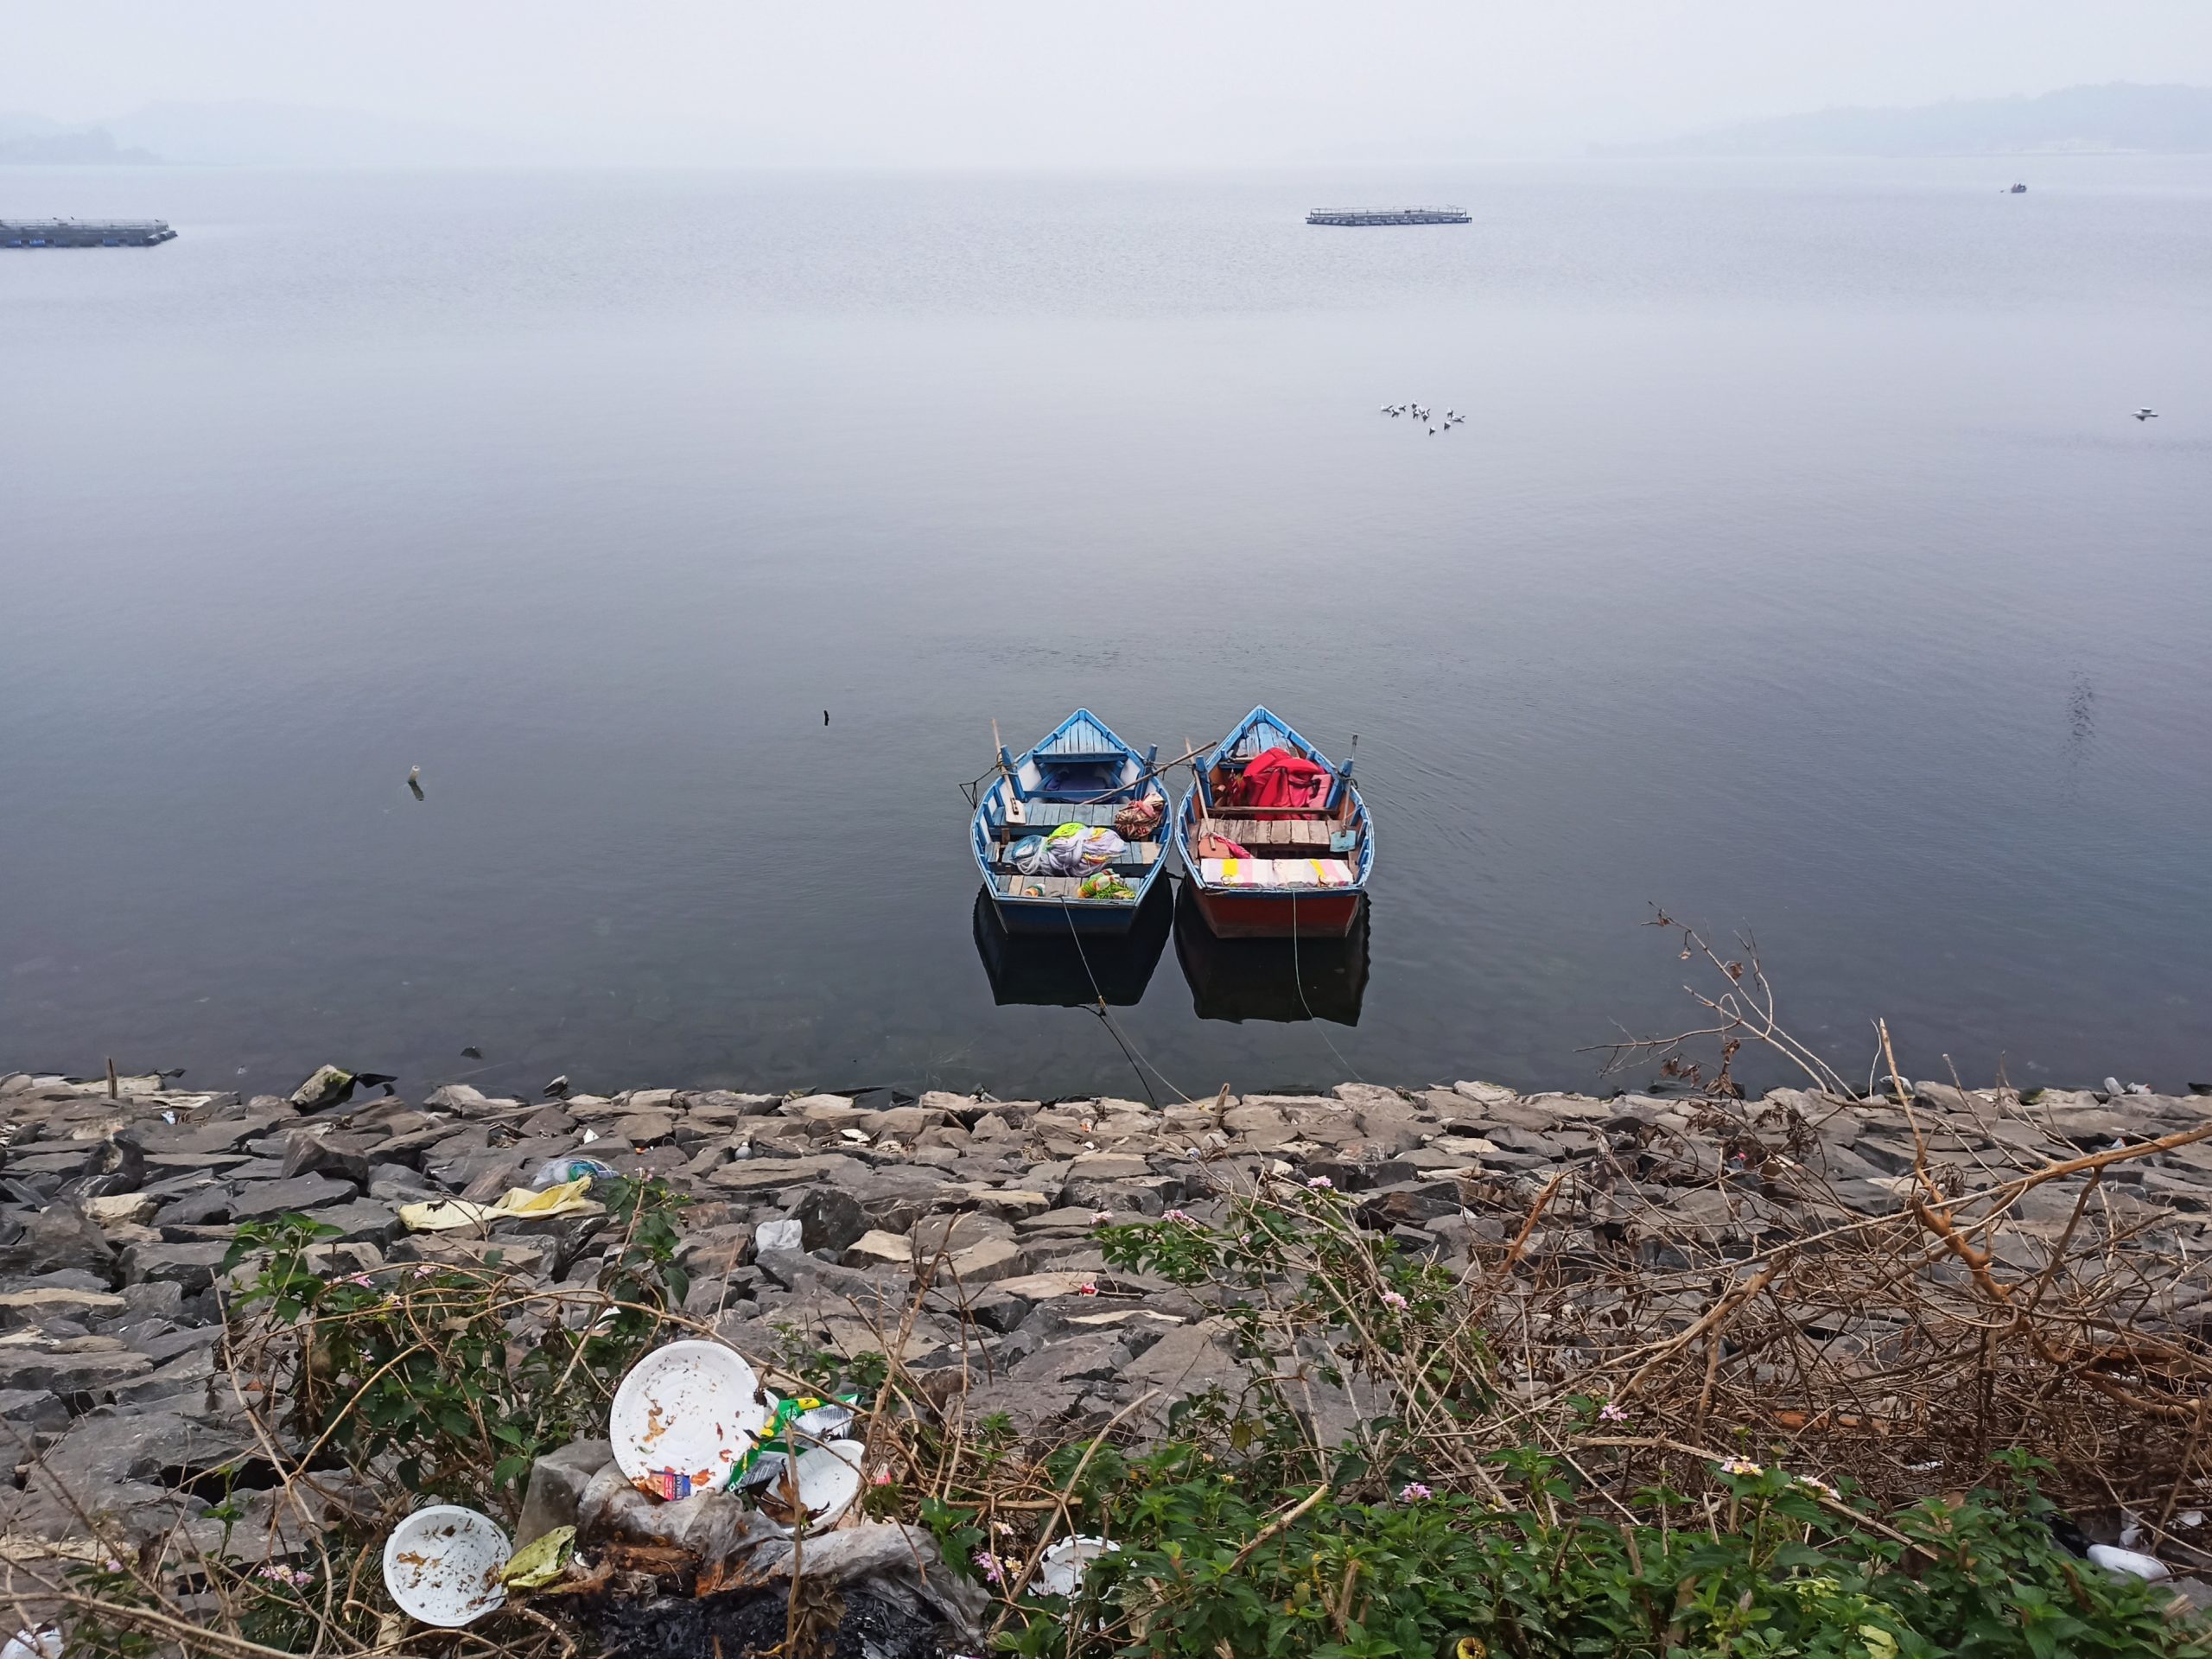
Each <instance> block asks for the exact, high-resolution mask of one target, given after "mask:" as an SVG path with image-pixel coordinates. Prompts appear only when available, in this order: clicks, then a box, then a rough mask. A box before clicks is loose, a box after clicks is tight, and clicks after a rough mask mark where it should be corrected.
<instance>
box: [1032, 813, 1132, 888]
mask: <svg viewBox="0 0 2212 1659" xmlns="http://www.w3.org/2000/svg"><path fill="white" fill-rule="evenodd" d="M1126 851H1128V843H1127V842H1124V841H1123V840H1122V838H1121V837H1120V836H1117V835H1116V834H1115V833H1114V832H1113V831H1112V830H1111V829H1092V828H1091V827H1090V826H1089V825H1087V824H1081V823H1064V824H1062V825H1061V826H1060V827H1059V828H1058V829H1055V830H1053V831H1052V834H1051V835H1049V836H1046V837H1045V853H1044V860H1045V861H1044V868H1046V870H1049V871H1050V872H1051V873H1052V874H1054V875H1081V874H1084V872H1085V871H1086V870H1103V869H1104V868H1107V867H1108V866H1109V865H1110V864H1113V863H1115V862H1116V861H1118V860H1119V859H1120V858H1121V856H1122V854H1123V853H1125V852H1126Z"/></svg>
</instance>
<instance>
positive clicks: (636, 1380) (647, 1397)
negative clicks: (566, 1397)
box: [607, 1342, 768, 1501]
mask: <svg viewBox="0 0 2212 1659" xmlns="http://www.w3.org/2000/svg"><path fill="white" fill-rule="evenodd" d="M766 1421H768V1407H767V1404H766V1402H764V1401H763V1400H762V1398H761V1395H760V1377H759V1376H757V1375H755V1374H754V1372H753V1367H752V1366H750V1365H748V1364H747V1363H746V1361H745V1356H744V1355H742V1354H741V1353H739V1352H738V1351H736V1350H735V1349H734V1348H725V1347H724V1346H722V1344H720V1343H718V1342H671V1343H670V1344H668V1345H667V1346H666V1347H664V1348H656V1349H654V1350H653V1351H652V1352H651V1353H650V1354H647V1355H646V1356H645V1357H644V1358H643V1359H641V1360H639V1362H638V1363H636V1364H635V1365H632V1367H631V1368H630V1372H629V1375H628V1376H625V1377H624V1378H623V1379H622V1386H621V1387H620V1388H619V1389H616V1390H615V1391H614V1405H613V1408H612V1409H611V1410H610V1411H609V1412H608V1413H607V1439H608V1440H612V1441H613V1443H614V1461H615V1463H616V1464H617V1465H620V1468H621V1471H622V1473H623V1475H624V1477H625V1478H626V1479H628V1480H629V1481H630V1482H631V1483H632V1484H635V1485H637V1486H639V1487H642V1488H643V1489H644V1490H645V1491H649V1492H651V1493H652V1494H653V1495H654V1496H655V1497H663V1498H667V1499H670V1500H671V1501H672V1500H674V1499H677V1498H683V1497H690V1496H691V1494H692V1493H694V1492H696V1491H712V1490H716V1489H719V1488H721V1487H723V1486H726V1485H728V1484H729V1478H730V1473H731V1471H733V1470H734V1469H735V1468H736V1467H737V1465H739V1464H740V1463H741V1462H742V1461H744V1459H745V1457H746V1455H747V1453H748V1452H751V1451H752V1450H753V1441H754V1440H756V1439H757V1438H758V1437H759V1435H760V1427H761V1425H762V1424H764V1423H766Z"/></svg>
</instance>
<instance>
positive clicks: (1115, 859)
mask: <svg viewBox="0 0 2212 1659" xmlns="http://www.w3.org/2000/svg"><path fill="white" fill-rule="evenodd" d="M1159 753H1160V752H1159V750H1158V749H1157V748H1156V747H1155V748H1152V749H1147V750H1146V751H1145V752H1144V753H1142V754H1139V753H1137V752H1136V750H1135V749H1133V748H1131V747H1129V746H1128V744H1127V743H1125V742H1123V741H1122V740H1121V738H1120V737H1118V736H1117V735H1116V734H1115V732H1114V729H1113V728H1111V727H1109V726H1108V725H1107V724H1106V722H1105V721H1103V720H1101V719H1099V718H1098V716H1097V715H1094V714H1092V713H1091V712H1090V709H1077V710H1076V711H1075V713H1073V714H1071V715H1069V716H1068V717H1067V718H1066V719H1065V720H1064V721H1061V722H1060V723H1059V724H1058V726H1056V727H1055V728H1053V729H1052V731H1051V732H1050V733H1048V734H1046V736H1045V737H1044V738H1042V739H1040V740H1039V742H1038V743H1037V745H1036V747H1033V748H1032V749H1031V750H1029V751H1028V752H1027V753H1025V754H1024V755H1022V756H1021V757H1020V759H1019V760H1016V759H1015V758H1014V756H1013V755H1011V754H1009V753H1007V750H1006V747H1005V746H1004V745H1003V744H1001V746H1000V747H999V755H998V763H999V772H998V777H997V779H995V781H994V782H993V783H992V784H991V785H990V786H989V787H988V788H987V789H986V790H984V791H983V793H982V796H981V797H980V798H978V799H977V801H976V818H975V823H974V824H973V825H972V826H971V830H970V835H971V839H972V841H973V843H974V849H975V854H976V868H979V869H980V870H982V874H983V887H984V890H985V891H986V892H987V893H989V895H990V898H991V902H992V904H993V905H994V906H995V907H996V908H997V911H998V913H999V920H1000V922H1001V924H1002V925H1004V926H1005V927H1006V929H1007V931H1008V932H1012V933H1020V932H1041V931H1052V932H1056V933H1062V934H1065V933H1067V932H1069V931H1071V930H1072V931H1076V932H1082V933H1125V932H1127V931H1128V929H1129V926H1130V925H1131V924H1132V923H1134V922H1135V920H1136V916H1137V912H1138V910H1139V909H1140V908H1141V906H1142V905H1143V904H1144V899H1145V895H1146V894H1147V893H1150V892H1151V891H1152V887H1153V884H1154V882H1156V881H1158V880H1160V872H1161V871H1162V870H1164V869H1166V867H1167V859H1166V852H1167V796H1166V790H1165V789H1164V788H1163V787H1162V786H1161V785H1160V781H1159V779H1158V777H1157V776H1156V773H1155V769H1154V762H1155V761H1156V760H1158V758H1159ZM1101 831H1103V832H1105V833H1104V835H1101V834H1099V833H1098V832H1101ZM1109 836H1111V837H1117V838H1118V840H1119V842H1120V845H1119V846H1118V847H1116V846H1114V844H1113V842H1112V841H1110V840H1109V839H1108V838H1107V837H1109ZM1052 840H1059V841H1062V842H1079V841H1083V840H1088V841H1090V843H1091V849H1090V852H1089V853H1088V854H1084V852H1083V849H1080V848H1071V849H1065V852H1064V851H1063V850H1062V849H1046V848H1044V847H1043V845H1042V843H1044V842H1047V841H1052ZM1101 853H1104V854H1106V856H1103V857H1101V856H1100V854H1101ZM1063 863H1067V864H1070V865H1071V866H1072V867H1073V868H1071V869H1069V870H1067V871H1065V872H1063V871H1062V870H1061V869H1060V868H1059V866H1060V865H1061V864H1063ZM1025 866H1031V867H1033V868H1025Z"/></svg>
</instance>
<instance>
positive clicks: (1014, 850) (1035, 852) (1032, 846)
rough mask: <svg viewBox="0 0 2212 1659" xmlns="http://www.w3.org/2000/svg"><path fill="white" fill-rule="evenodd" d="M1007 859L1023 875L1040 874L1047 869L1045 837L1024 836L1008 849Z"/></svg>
mask: <svg viewBox="0 0 2212 1659" xmlns="http://www.w3.org/2000/svg"><path fill="white" fill-rule="evenodd" d="M1007 859H1008V860H1009V861H1011V862H1012V863H1013V865H1014V868H1015V869H1017V870H1020V872H1021V873H1022V874H1024V875H1035V874H1039V872H1041V871H1042V870H1043V869H1044V868H1045V837H1044V836H1023V837H1022V838H1021V839H1020V841H1017V842H1014V845H1013V846H1012V847H1010V848H1008V849H1007Z"/></svg>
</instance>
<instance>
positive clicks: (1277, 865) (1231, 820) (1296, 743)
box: [1175, 708, 1375, 939]
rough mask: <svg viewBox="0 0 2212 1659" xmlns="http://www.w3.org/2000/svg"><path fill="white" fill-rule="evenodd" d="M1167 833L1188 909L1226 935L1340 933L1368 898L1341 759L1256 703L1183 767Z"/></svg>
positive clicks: (1360, 811) (1347, 772)
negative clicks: (1336, 761)
mask: <svg viewBox="0 0 2212 1659" xmlns="http://www.w3.org/2000/svg"><path fill="white" fill-rule="evenodd" d="M1192 772H1193V774H1194V777H1195V781H1194V782H1193V784H1192V787H1191V791H1190V792H1189V793H1188V794H1187V795H1185V796H1184V798H1183V800H1182V804H1181V805H1180V806H1179V808H1178V809H1177V810H1176V814H1175V844H1176V846H1177V848H1178V849H1179V850H1180V851H1181V853H1182V855H1183V869H1184V872H1185V874H1186V875H1188V877H1189V878H1190V884H1191V892H1192V897H1193V898H1194V899H1196V900H1197V903H1198V913H1199V915H1201V916H1202V917H1204V918H1205V923H1206V925H1207V926H1208V927H1210V928H1211V929H1212V931H1214V933H1215V934H1217V936H1218V937H1220V938H1225V939H1236V938H1292V937H1306V936H1309V935H1310V936H1312V937H1314V938H1343V937H1344V935H1345V934H1347V933H1349V932H1350V931H1351V927H1352V924H1353V922H1354V921H1356V920H1357V918H1358V917H1359V914H1360V912H1361V911H1362V909H1363V907H1364V906H1365V905H1366V903H1367V881H1368V877H1369V875H1370V873H1371V872H1372V871H1373V869H1374V867H1375V836H1374V830H1373V827H1372V826H1371V825H1370V823H1369V821H1368V817H1367V803H1366V802H1364V801H1363V800H1362V799H1361V798H1360V794H1359V791H1358V790H1357V788H1355V787H1354V786H1353V784H1352V781H1351V762H1350V761H1349V760H1347V761H1346V762H1345V763H1344V765H1343V766H1331V765H1330V764H1329V761H1328V758H1327V757H1326V756H1325V755H1324V754H1323V753H1321V752H1320V751H1319V749H1317V748H1315V747H1313V745H1312V744H1311V743H1308V742H1307V741H1306V740H1305V739H1304V738H1302V737H1300V735H1299V734H1297V732H1295V731H1294V730H1293V729H1292V728H1291V727H1290V725H1289V724H1288V723H1287V721H1283V720H1281V719H1280V718H1278V717H1277V716H1276V715H1274V714H1271V713H1269V712H1268V709H1265V708H1259V709H1254V710H1253V711H1252V712H1251V713H1250V714H1249V715H1245V716H1244V718H1243V720H1242V721H1239V722H1238V723H1237V726H1236V729H1235V730H1234V731H1232V732H1230V734H1229V735H1228V736H1227V737H1224V739H1222V741H1220V742H1219V743H1218V744H1217V745H1216V746H1215V747H1214V748H1213V750H1212V752H1211V753H1209V754H1207V755H1205V757H1204V758H1203V759H1201V760H1198V762H1197V763H1196V764H1195V765H1194V766H1193V767H1192Z"/></svg>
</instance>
